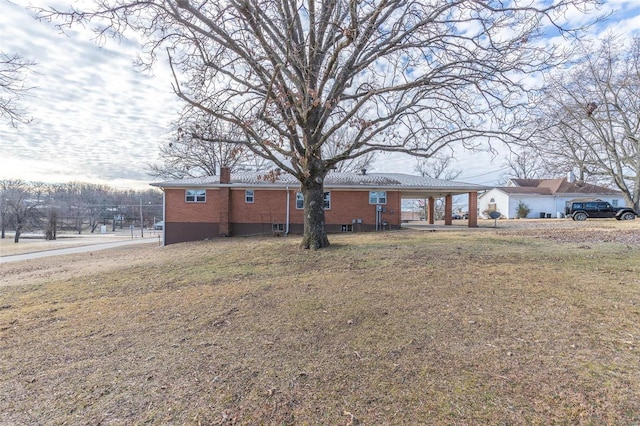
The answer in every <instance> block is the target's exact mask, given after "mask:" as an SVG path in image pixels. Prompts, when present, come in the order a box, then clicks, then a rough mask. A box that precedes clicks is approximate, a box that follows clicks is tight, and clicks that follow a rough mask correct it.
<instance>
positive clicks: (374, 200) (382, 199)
mask: <svg viewBox="0 0 640 426" xmlns="http://www.w3.org/2000/svg"><path fill="white" fill-rule="evenodd" d="M369 204H387V192H386V191H379V192H376V191H371V192H369Z"/></svg>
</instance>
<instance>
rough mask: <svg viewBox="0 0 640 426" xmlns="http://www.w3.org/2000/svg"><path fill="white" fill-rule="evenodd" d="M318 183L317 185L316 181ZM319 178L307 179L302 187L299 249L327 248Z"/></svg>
mask: <svg viewBox="0 0 640 426" xmlns="http://www.w3.org/2000/svg"><path fill="white" fill-rule="evenodd" d="M318 180H319V181H320V183H317V181H318ZM322 181H323V180H322V179H321V178H319V177H318V178H316V179H311V178H309V179H307V180H306V182H305V183H304V184H303V187H302V195H303V196H304V235H303V236H302V242H301V243H300V247H301V248H304V249H314V250H316V249H320V248H323V247H328V246H329V239H328V238H327V231H326V229H325V220H324V208H323V204H324V187H323V184H322Z"/></svg>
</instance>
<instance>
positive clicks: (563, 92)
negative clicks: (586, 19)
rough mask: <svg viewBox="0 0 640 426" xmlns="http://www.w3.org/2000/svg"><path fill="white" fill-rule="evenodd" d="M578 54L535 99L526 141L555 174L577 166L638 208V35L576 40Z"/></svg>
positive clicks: (639, 120)
mask: <svg viewBox="0 0 640 426" xmlns="http://www.w3.org/2000/svg"><path fill="white" fill-rule="evenodd" d="M594 46H596V48H595V49H594ZM580 52H581V57H580V58H579V60H576V64H575V65H573V67H572V68H571V69H569V70H562V71H559V72H557V73H554V74H553V75H552V77H551V79H550V80H549V84H548V86H547V87H546V89H545V90H544V91H543V92H542V94H541V96H540V97H539V100H538V109H537V113H536V116H537V120H536V123H535V124H536V126H537V127H538V130H539V132H538V133H537V134H536V136H535V137H534V138H532V139H531V142H530V145H531V147H533V148H534V149H535V151H536V152H538V153H539V154H540V156H541V157H542V158H544V159H545V161H546V163H547V166H548V167H550V168H553V169H555V170H556V171H557V172H567V171H571V170H577V171H578V173H579V179H581V180H584V179H585V178H589V179H590V180H594V181H599V182H603V181H605V182H609V183H614V184H615V186H616V187H617V188H619V189H620V191H622V193H623V194H624V197H625V200H626V202H627V203H628V204H629V205H631V206H633V207H634V208H635V210H638V208H639V204H640V37H636V38H633V39H631V40H629V39H624V38H621V37H616V36H612V35H610V36H607V37H606V38H604V39H602V40H601V41H600V42H599V43H597V42H585V43H583V44H581V51H580Z"/></svg>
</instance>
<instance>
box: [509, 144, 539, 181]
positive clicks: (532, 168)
mask: <svg viewBox="0 0 640 426" xmlns="http://www.w3.org/2000/svg"><path fill="white" fill-rule="evenodd" d="M502 166H503V167H505V168H506V171H505V172H504V174H503V179H504V180H505V181H506V180H507V179H509V178H516V179H538V178H540V177H541V173H544V166H543V164H542V159H541V158H540V156H539V155H538V153H537V152H535V151H533V150H530V149H527V148H520V149H518V150H516V151H510V152H509V157H507V159H506V160H505V162H504V163H503V164H502Z"/></svg>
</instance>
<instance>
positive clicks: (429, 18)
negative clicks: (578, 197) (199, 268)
mask: <svg viewBox="0 0 640 426" xmlns="http://www.w3.org/2000/svg"><path fill="white" fill-rule="evenodd" d="M96 3H97V9H95V10H93V11H77V10H73V11H69V12H61V11H56V10H52V11H49V12H43V11H41V15H40V16H41V17H44V18H51V17H55V18H65V19H66V24H68V25H73V24H86V23H88V22H89V21H92V22H94V23H95V24H96V28H97V31H98V33H99V35H101V36H112V35H114V34H116V35H124V34H125V33H126V32H129V31H135V32H137V33H138V34H140V35H141V36H142V37H143V38H144V40H145V41H146V42H147V44H146V47H147V49H148V53H149V54H150V56H149V62H151V61H153V60H154V59H155V58H156V56H157V54H159V53H160V49H161V48H166V52H167V53H168V56H169V61H170V64H171V66H172V69H173V70H174V73H175V83H174V90H175V91H176V94H177V95H178V96H179V97H180V98H181V99H183V100H184V101H185V102H187V103H188V104H189V105H191V106H193V107H195V108H199V109H201V110H202V111H204V112H205V113H207V114H209V115H210V116H211V117H212V118H213V119H216V120H219V121H221V122H224V123H227V124H228V125H229V126H232V127H233V128H236V129H239V130H241V131H242V137H241V138H238V139H235V138H231V137H230V138H229V139H228V140H226V141H223V142H226V143H231V144H244V146H246V147H247V148H248V149H249V150H250V151H251V152H253V153H254V154H255V155H257V156H260V157H263V158H265V159H267V160H269V161H271V162H273V163H274V165H275V166H276V167H278V168H279V169H281V170H282V171H284V172H286V173H289V174H291V175H293V176H295V177H296V178H297V179H298V180H299V181H300V185H301V190H302V194H303V196H304V235H303V240H302V243H301V246H302V247H304V248H320V247H325V246H328V245H329V240H328V238H327V235H326V230H325V227H324V223H325V218H324V217H325V216H324V210H323V197H324V188H323V184H324V179H325V176H326V175H327V173H328V172H329V171H330V170H332V169H335V168H336V167H337V166H338V165H339V164H340V163H342V162H344V161H348V160H352V159H356V158H359V157H361V156H364V155H368V154H370V153H373V152H376V151H387V152H394V153H404V154H409V155H415V156H421V157H430V156H432V155H434V154H435V153H437V152H438V151H440V150H441V149H443V148H444V147H449V148H451V149H454V150H455V149H462V148H463V147H472V146H473V145H472V143H476V142H477V141H478V140H479V139H478V138H481V139H483V140H490V139H498V140H504V139H507V138H510V137H511V136H513V135H514V133H516V132H517V130H518V128H519V127H518V124H519V122H520V117H521V116H522V115H523V114H524V111H523V110H524V108H525V107H526V106H527V104H528V101H527V99H526V96H525V93H526V92H527V91H528V90H529V88H528V87H526V85H525V83H524V82H525V79H524V78H521V77H524V76H526V75H529V74H532V73H536V72H538V71H540V70H542V69H547V68H549V67H552V66H554V65H556V64H558V63H560V62H562V61H563V60H564V57H563V56H564V52H563V51H562V50H561V49H558V48H557V47H556V46H553V45H551V44H550V43H549V42H548V41H544V42H540V37H541V34H543V33H547V34H548V33H550V32H553V33H554V34H566V32H567V31H568V30H569V29H568V28H563V23H564V22H565V20H564V17H566V16H568V15H572V14H574V13H575V12H578V13H579V12H588V11H589V10H590V8H591V6H593V5H595V4H596V3H597V1H596V0H557V1H554V2H552V3H548V2H546V3H532V2H531V1H529V0H526V1H522V0H513V1H510V2H508V3H501V2H482V1H476V0H460V1H455V2H451V1H446V0H434V1H430V2H425V1H412V0H409V1H393V0H391V1H386V0H373V1H368V2H357V1H353V0H334V1H322V2H319V1H315V0H307V1H294V0H262V1H251V0H219V1H208V0H148V1H144V2H139V1H132V0H99V1H97V2H96ZM573 35H576V34H573ZM344 128H351V129H353V130H354V132H353V137H351V138H349V139H345V140H341V141H340V145H338V149H337V150H336V151H335V152H334V153H333V154H332V155H328V154H327V150H325V149H324V147H325V146H326V145H327V144H330V143H331V142H332V141H335V135H336V133H337V132H339V131H340V130H341V129H344Z"/></svg>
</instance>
